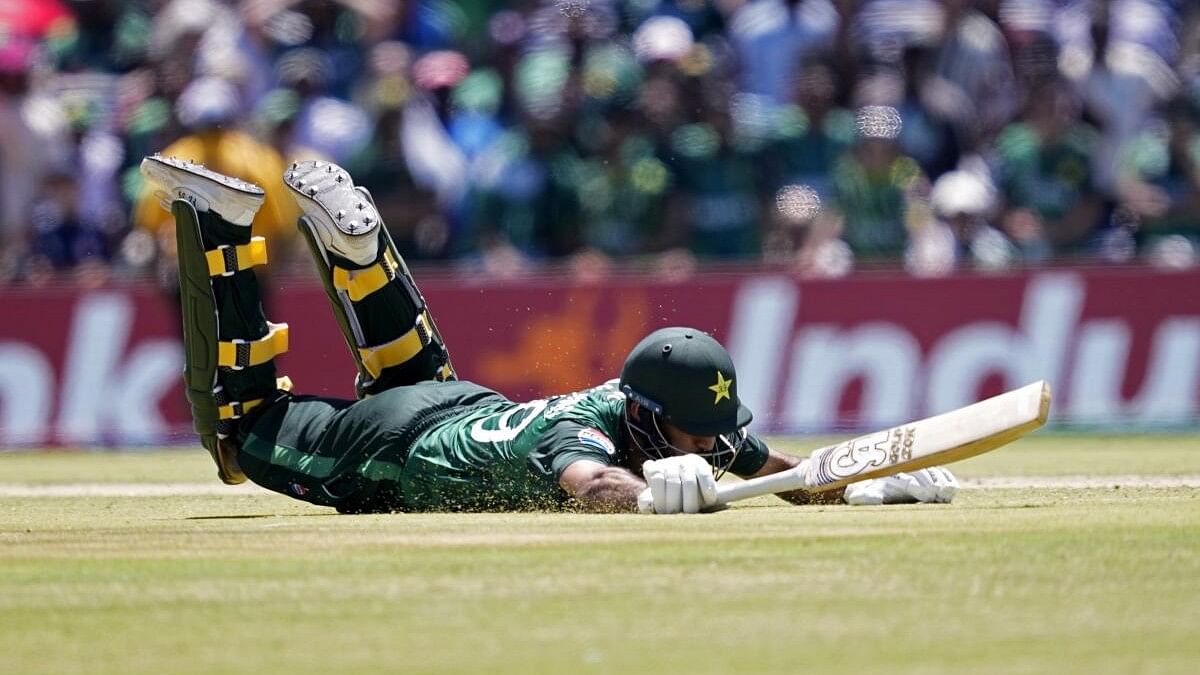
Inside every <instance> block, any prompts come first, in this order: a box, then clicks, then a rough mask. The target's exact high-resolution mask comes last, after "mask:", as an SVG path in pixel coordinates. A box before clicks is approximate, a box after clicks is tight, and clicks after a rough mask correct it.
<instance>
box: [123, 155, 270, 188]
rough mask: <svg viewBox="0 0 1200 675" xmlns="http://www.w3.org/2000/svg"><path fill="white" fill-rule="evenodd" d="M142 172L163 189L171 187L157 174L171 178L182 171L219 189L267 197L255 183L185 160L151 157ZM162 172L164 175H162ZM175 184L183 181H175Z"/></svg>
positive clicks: (145, 161)
mask: <svg viewBox="0 0 1200 675" xmlns="http://www.w3.org/2000/svg"><path fill="white" fill-rule="evenodd" d="M142 171H143V173H145V174H148V176H147V177H149V178H151V179H152V180H155V182H157V183H158V184H160V185H161V186H163V187H169V183H168V181H167V180H164V179H156V178H155V174H159V175H163V176H170V175H171V174H172V173H174V172H176V171H180V172H183V173H186V174H189V175H192V176H199V177H200V178H204V179H206V180H208V181H209V182H210V183H212V184H213V185H215V186H217V187H220V188H225V189H229V190H233V191H234V192H237V193H239V194H241V195H244V196H246V197H250V198H256V197H257V198H259V199H262V198H264V197H266V195H267V193H266V192H264V191H263V189H262V188H260V187H259V186H257V185H255V184H254V183H251V182H248V181H244V180H242V179H241V178H235V177H234V176H226V175H225V174H223V173H217V172H216V171H213V170H212V169H210V168H208V167H206V166H204V165H203V164H197V163H195V162H192V161H188V160H183V159H176V158H175V157H164V156H162V155H151V156H150V157H147V158H145V159H143V160H142ZM160 171H161V172H164V173H161V174H160V173H159V172H160ZM175 182H182V181H179V180H178V179H175Z"/></svg>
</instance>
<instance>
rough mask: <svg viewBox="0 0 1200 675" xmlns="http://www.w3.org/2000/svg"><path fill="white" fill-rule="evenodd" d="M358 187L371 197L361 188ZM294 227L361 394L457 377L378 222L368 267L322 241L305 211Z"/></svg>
mask: <svg viewBox="0 0 1200 675" xmlns="http://www.w3.org/2000/svg"><path fill="white" fill-rule="evenodd" d="M356 189H358V190H360V191H361V192H362V193H363V194H364V195H365V196H366V197H367V199H371V197H370V193H368V192H367V191H366V189H365V188H361V187H360V188H356ZM372 203H374V202H373V201H372ZM298 227H299V229H300V232H301V233H302V234H303V235H304V239H305V241H307V242H308V246H309V249H310V250H311V252H312V257H313V261H314V262H315V264H316V266H317V272H318V273H319V275H320V277H321V282H322V284H323V285H324V287H325V294H326V296H327V297H328V298H329V304H330V306H331V307H332V308H333V313H334V316H335V317H336V318H337V323H338V327H339V328H340V329H341V331H342V335H343V336H344V337H345V339H346V345H347V346H348V347H349V348H350V353H351V355H352V356H353V357H354V362H355V364H356V365H357V367H358V376H357V377H356V378H355V391H356V392H357V393H358V396H359V398H364V397H366V396H370V395H373V394H377V393H379V392H381V391H385V390H387V389H390V388H391V387H396V386H403V385H408V384H414V383H416V382H421V381H425V380H439V381H445V380H453V379H456V376H455V373H454V368H453V367H452V366H451V364H450V355H449V352H448V351H447V349H446V345H445V341H444V340H442V336H441V334H440V333H439V332H438V330H437V326H436V325H435V324H434V322H433V318H432V317H431V316H430V315H429V312H428V308H427V306H426V304H425V298H424V297H423V296H422V295H421V293H420V291H419V290H417V285H416V283H415V282H414V281H413V277H412V274H411V273H410V272H409V270H408V266H407V265H406V264H405V263H404V259H403V258H401V256H400V254H399V252H398V251H397V250H396V245H395V243H393V242H392V238H391V235H389V234H388V231H387V228H386V227H383V226H380V227H379V229H378V234H377V236H378V237H379V247H378V250H379V254H378V256H377V257H376V260H375V262H374V263H372V264H371V265H369V266H366V267H363V266H361V265H355V264H353V263H351V262H350V261H347V260H345V259H344V258H341V257H339V256H337V255H336V254H334V253H332V252H330V251H328V250H327V249H326V248H325V247H324V246H322V245H321V240H320V237H319V235H318V234H317V232H316V227H317V225H315V224H314V223H313V222H312V221H311V220H310V219H309V218H308V217H307V216H302V217H301V218H300V222H299V223H298Z"/></svg>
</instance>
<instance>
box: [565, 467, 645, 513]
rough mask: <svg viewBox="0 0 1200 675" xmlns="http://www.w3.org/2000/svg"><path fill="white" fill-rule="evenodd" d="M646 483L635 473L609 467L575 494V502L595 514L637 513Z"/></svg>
mask: <svg viewBox="0 0 1200 675" xmlns="http://www.w3.org/2000/svg"><path fill="white" fill-rule="evenodd" d="M645 489H646V482H645V481H643V480H642V479H641V478H638V477H637V476H635V475H633V473H631V472H629V471H627V470H625V469H622V468H619V467H609V468H607V469H604V470H603V471H601V472H599V473H598V474H597V475H596V476H595V477H594V478H592V479H591V480H589V481H588V483H587V484H586V485H584V486H583V487H581V488H580V489H579V491H578V492H576V493H575V501H577V502H579V505H580V506H582V507H583V509H584V510H585V511H591V512H593V513H636V512H637V510H638V506H637V498H638V494H639V493H641V491H642V490H645Z"/></svg>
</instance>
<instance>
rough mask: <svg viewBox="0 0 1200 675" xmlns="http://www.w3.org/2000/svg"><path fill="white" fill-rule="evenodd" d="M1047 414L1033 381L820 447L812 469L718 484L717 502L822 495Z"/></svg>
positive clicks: (1029, 426)
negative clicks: (788, 494) (796, 494)
mask: <svg viewBox="0 0 1200 675" xmlns="http://www.w3.org/2000/svg"><path fill="white" fill-rule="evenodd" d="M1049 414H1050V385H1049V384H1048V383H1047V382H1045V381H1039V382H1034V383H1033V384H1029V385H1026V386H1024V387H1021V388H1020V389H1014V390H1012V391H1008V392H1005V393H1003V394H1000V395H999V396H993V397H992V398H989V399H986V400H983V401H980V402H978V403H973V404H971V405H968V406H965V407H962V408H958V409H957V410H951V411H950V412H947V413H943V414H941V415H935V416H933V417H929V418H926V419H923V420H918V421H916V422H910V423H908V424H903V425H900V426H898V427H894V428H891V429H887V430H886V431H878V432H875V433H872V434H867V435H866V436H859V437H858V438H854V439H851V440H849V441H846V442H843V443H838V444H836V445H831V446H828V447H826V448H821V449H820V450H817V451H816V452H814V453H813V454H812V457H811V458H810V460H809V462H816V464H815V465H811V466H801V467H797V468H796V469H793V470H791V471H782V472H780V473H777V474H771V475H769V476H762V477H760V478H751V479H749V480H745V481H742V482H740V483H734V484H732V485H721V486H719V487H718V488H717V501H718V502H719V503H721V504H727V503H729V502H732V501H737V500H740V499H750V498H751V497H758V496H761V495H765V494H774V493H776V492H789V491H792V490H801V489H804V490H808V491H809V492H824V491H826V490H836V489H838V488H842V487H845V486H846V485H849V484H850V483H857V482H859V481H863V480H868V479H871V478H880V477H882V476H890V475H892V474H895V473H900V472H902V471H916V470H917V469H923V468H925V467H929V466H935V465H939V464H949V463H951V462H957V461H959V460H962V459H967V458H968V457H974V456H975V455H979V454H982V453H985V452H988V451H989V450H995V449H996V448H999V447H1001V446H1003V445H1006V444H1008V443H1011V442H1013V441H1015V440H1017V439H1018V438H1020V437H1022V436H1024V435H1025V434H1028V433H1029V432H1031V431H1033V430H1035V429H1038V428H1040V427H1041V426H1042V425H1044V424H1045V423H1046V418H1047V417H1048V416H1049ZM801 469H804V470H805V473H803V474H802V473H801ZM806 475H807V477H808V478H807V479H806ZM808 481H812V483H811V484H806V483H807V482H808Z"/></svg>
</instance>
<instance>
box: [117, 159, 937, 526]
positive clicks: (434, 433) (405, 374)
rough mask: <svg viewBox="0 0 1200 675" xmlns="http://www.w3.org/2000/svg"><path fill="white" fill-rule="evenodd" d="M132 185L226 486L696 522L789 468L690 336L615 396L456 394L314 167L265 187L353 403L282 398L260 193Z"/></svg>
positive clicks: (339, 182)
mask: <svg viewBox="0 0 1200 675" xmlns="http://www.w3.org/2000/svg"><path fill="white" fill-rule="evenodd" d="M141 171H142V173H143V175H144V176H145V177H146V178H147V179H148V180H149V181H150V182H151V184H152V185H153V186H154V187H155V188H156V189H157V190H159V191H161V192H160V196H161V198H162V202H163V205H164V207H166V208H168V209H169V210H170V211H171V212H172V213H173V215H174V217H175V220H176V237H177V243H178V258H179V272H180V294H181V296H182V297H181V299H182V307H183V323H184V346H185V350H186V358H187V363H186V367H185V369H184V379H185V384H186V387H187V395H188V400H189V402H190V404H191V409H192V417H193V421H194V425H195V429H196V431H197V433H198V434H199V435H200V439H201V442H202V444H203V445H204V447H205V448H207V449H208V451H209V452H210V453H211V454H212V456H213V459H214V460H215V461H216V464H217V474H218V476H219V477H220V478H221V480H222V481H224V482H226V483H229V484H237V483H241V482H244V481H245V480H247V479H249V480H251V481H253V482H254V483H256V484H258V485H260V486H262V487H264V488H267V489H268V490H273V491H275V492H279V493H281V494H285V495H288V496H290V497H294V498H296V499H300V500H303V501H306V502H309V503H312V504H316V505H320V506H330V507H333V508H335V509H337V510H338V511H340V512H342V513H370V512H395V511H509V510H530V509H575V510H583V511H596V512H639V511H640V512H642V513H657V514H671V513H698V512H700V511H703V510H705V509H706V508H708V507H711V506H713V505H714V501H715V499H716V481H717V479H718V478H720V476H721V475H722V474H724V473H725V472H731V473H733V474H735V475H738V476H742V477H755V476H762V475H767V474H771V473H775V472H778V471H783V470H786V469H790V468H793V467H796V466H798V465H800V463H801V462H802V461H805V460H802V459H801V458H798V457H793V456H791V455H787V454H784V453H780V452H777V451H775V450H772V449H770V448H769V447H767V445H766V444H765V443H764V442H763V441H762V440H760V439H759V438H757V437H755V436H754V435H752V434H750V433H748V432H747V429H746V427H747V425H748V424H749V423H750V421H751V419H752V418H753V416H752V414H751V412H750V410H749V409H748V408H747V407H746V406H745V405H743V404H742V403H741V401H740V400H739V399H738V393H737V373H736V372H735V371H734V367H733V362H732V360H731V359H730V357H729V354H728V352H727V351H726V350H725V349H724V348H723V347H722V346H721V345H720V344H719V343H718V342H717V341H716V340H714V339H713V338H711V337H709V336H708V335H706V334H705V333H703V332H701V331H699V330H695V329H691V328H682V327H677V328H664V329H661V330H657V331H655V332H653V333H651V334H650V335H648V336H646V337H645V338H644V339H643V340H642V341H641V342H639V343H638V344H637V345H636V346H635V347H634V348H633V350H632V351H631V352H630V353H629V356H628V358H627V359H626V360H625V364H624V367H623V368H622V370H621V374H620V379H619V380H614V381H611V382H608V383H605V384H602V385H600V386H597V387H594V388H591V389H586V390H583V391H578V392H574V393H569V394H564V395H561V396H553V397H550V398H546V399H539V400H535V401H527V402H516V401H510V400H508V399H507V398H505V397H504V396H502V395H500V394H499V393H497V392H495V391H493V390H491V389H488V388H487V387H484V386H480V385H478V384H475V383H472V382H467V381H463V380H459V379H457V377H456V375H455V371H454V368H453V366H452V365H451V362H450V355H449V352H448V350H447V348H446V345H445V343H444V342H443V341H442V338H441V336H440V334H439V333H438V330H437V327H436V325H435V324H434V322H433V318H432V317H431V316H430V313H429V309H428V307H427V306H426V303H425V300H424V298H423V297H422V295H421V293H420V291H419V290H418V289H417V286H416V283H415V282H414V280H413V278H412V276H411V274H410V273H409V271H408V268H407V266H406V265H405V263H404V261H403V259H401V257H400V254H399V253H398V252H397V250H396V247H395V245H394V244H393V242H392V240H391V237H390V235H389V234H388V232H387V228H386V227H385V226H384V224H383V223H382V222H380V218H379V213H378V211H377V210H376V209H375V206H374V203H373V201H372V199H371V195H370V194H369V193H368V192H367V190H366V189H364V188H361V187H356V186H355V185H354V183H353V181H352V180H351V177H350V175H349V174H348V173H347V172H346V171H345V170H344V169H342V168H341V167H339V166H337V165H335V164H331V163H328V162H319V161H306V162H299V163H296V164H293V165H292V166H291V168H290V169H287V170H286V171H285V173H284V182H285V183H286V184H287V185H288V187H289V188H290V189H291V190H292V192H293V193H294V196H295V198H296V201H297V202H298V204H299V205H300V208H301V210H302V211H303V213H304V215H303V216H302V217H301V218H300V222H299V227H300V230H301V232H302V233H303V234H304V236H305V238H306V239H307V241H308V243H309V248H310V250H311V252H312V254H313V259H314V261H315V263H316V267H317V270H318V272H319V274H320V277H321V281H322V283H323V284H324V286H325V289H326V294H327V295H328V297H329V299H330V306H331V308H332V310H333V314H334V317H335V319H336V320H337V322H338V325H339V327H340V328H341V330H342V333H343V335H344V336H345V338H346V341H347V343H348V344H349V345H351V348H352V349H351V351H352V353H353V355H354V358H355V361H356V364H357V367H358V374H357V377H356V380H355V384H356V387H355V389H356V391H357V393H358V398H357V399H356V400H343V399H334V398H322V397H316V396H303V395H300V394H297V393H294V392H292V391H290V389H291V383H290V381H288V380H287V378H277V377H276V370H275V363H274V359H275V357H276V356H278V355H279V354H281V353H283V352H285V351H287V341H288V340H287V335H288V333H287V331H288V328H287V325H286V324H282V323H271V322H269V321H267V320H266V317H265V316H264V314H263V310H262V304H261V301H260V296H259V288H258V282H257V279H256V277H255V272H254V267H255V266H257V265H260V264H263V263H265V262H266V242H265V241H264V240H263V239H262V238H261V237H252V236H251V231H250V223H251V221H252V220H253V218H254V215H255V213H256V212H257V211H258V209H259V207H260V206H261V205H262V203H263V198H264V193H263V190H262V189H261V188H259V187H258V186H256V185H253V184H250V183H247V182H245V181H242V180H239V179H237V178H233V177H230V176H225V175H222V174H219V173H216V172H214V171H211V170H209V169H207V168H205V167H203V166H201V165H199V164H194V163H191V162H187V161H183V160H177V159H174V158H168V157H163V156H159V155H155V156H151V157H147V158H145V160H143V162H142V165H141ZM957 489H958V486H957V482H956V481H955V479H954V477H953V476H952V475H951V474H950V473H949V472H948V471H946V470H945V469H942V468H938V467H935V468H931V469H922V470H921V471H917V472H913V473H910V474H897V475H894V476H890V477H887V478H880V479H875V480H871V481H865V482H862V483H856V484H853V485H851V486H849V487H848V488H846V490H845V493H844V494H842V493H834V494H833V497H832V498H834V499H842V498H844V499H845V500H846V501H847V502H849V503H854V504H880V503H902V502H915V501H928V502H948V501H950V499H951V498H953V496H954V494H955V492H956V491H957ZM780 496H781V497H782V498H784V499H786V500H788V501H791V502H794V503H797V504H806V503H810V502H811V501H812V500H813V499H814V498H817V497H815V496H814V495H811V494H810V493H808V492H805V491H803V490H798V491H796V492H791V493H784V494H781V495H780ZM819 498H820V499H822V500H823V501H824V500H828V499H830V497H829V496H821V497H819Z"/></svg>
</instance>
